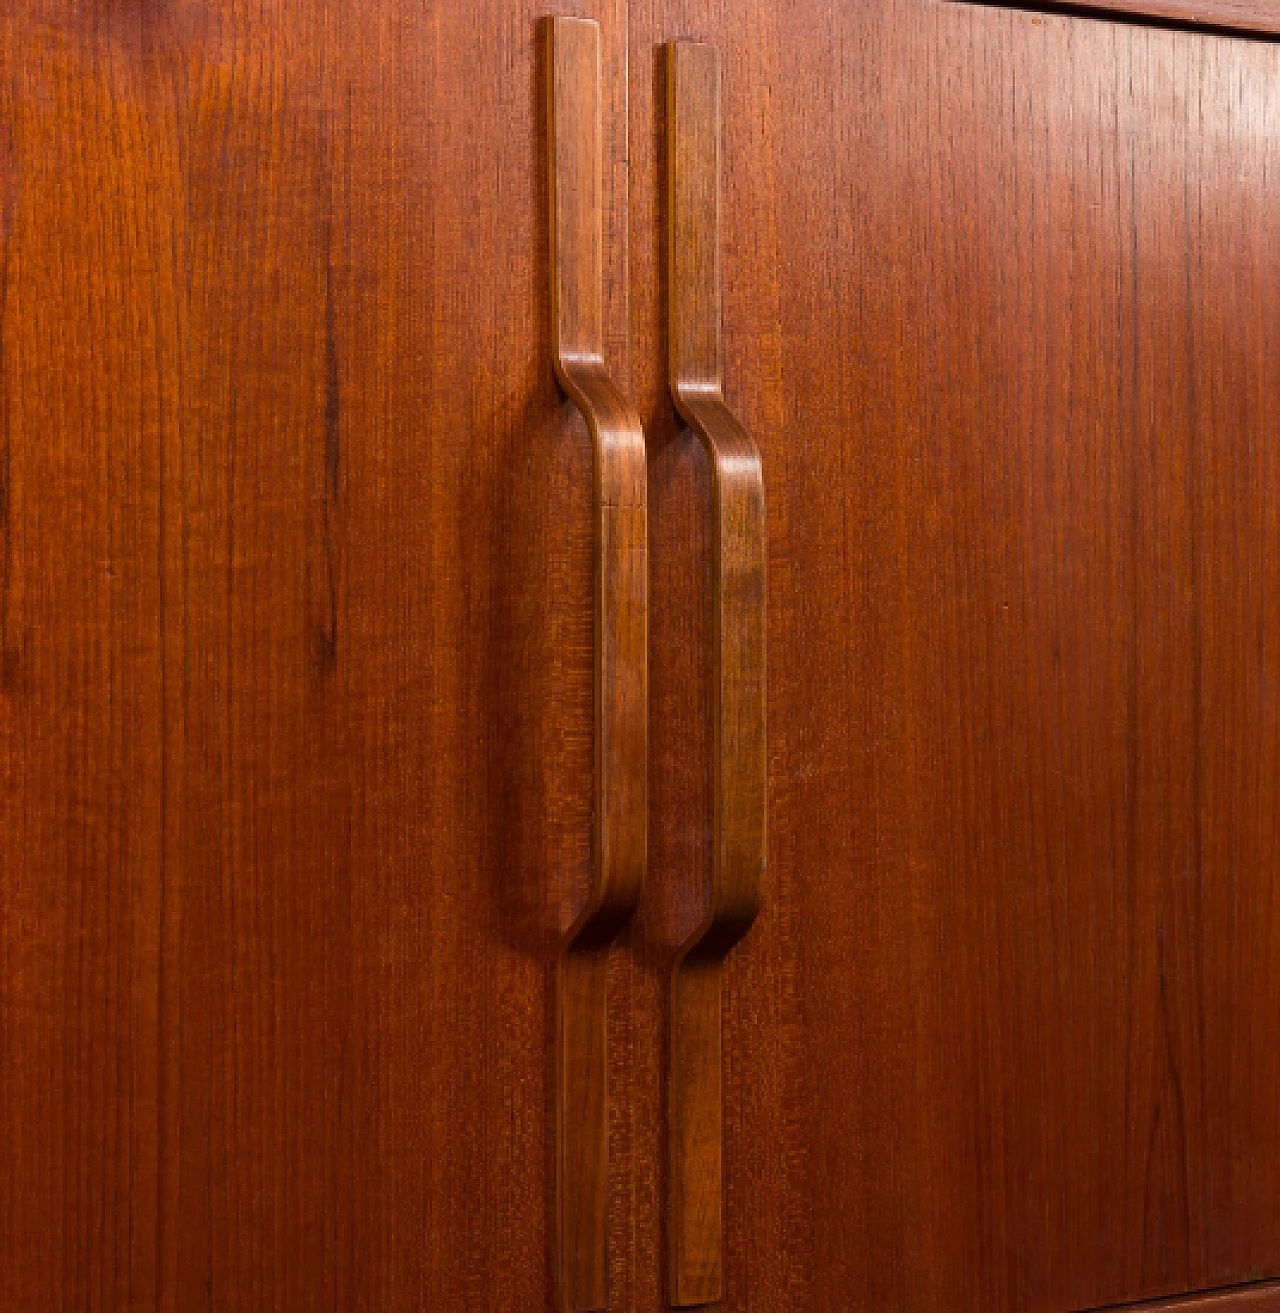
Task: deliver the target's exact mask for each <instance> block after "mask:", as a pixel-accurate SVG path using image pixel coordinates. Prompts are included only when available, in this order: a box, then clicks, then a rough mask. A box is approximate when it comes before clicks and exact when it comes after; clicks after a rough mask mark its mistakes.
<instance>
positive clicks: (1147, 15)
mask: <svg viewBox="0 0 1280 1313" xmlns="http://www.w3.org/2000/svg"><path fill="white" fill-rule="evenodd" d="M961 2H962V3H978V4H985V3H988V2H990V3H1000V2H1001V0H961ZM1007 2H1008V3H1009V4H1010V5H1011V7H1013V8H1015V9H1033V10H1034V9H1041V10H1048V11H1051V12H1053V11H1056V12H1060V13H1080V14H1091V15H1094V16H1096V17H1099V18H1107V17H1112V16H1115V15H1119V16H1120V17H1121V18H1126V19H1136V20H1138V21H1142V20H1144V19H1147V20H1152V21H1154V22H1158V23H1176V24H1185V25H1186V26H1188V27H1193V28H1208V29H1217V30H1220V31H1223V32H1242V33H1255V34H1257V35H1259V36H1275V35H1278V34H1280V11H1278V10H1277V9H1276V6H1275V4H1274V3H1272V0H1047V3H1045V4H1036V3H1035V0H1007Z"/></svg>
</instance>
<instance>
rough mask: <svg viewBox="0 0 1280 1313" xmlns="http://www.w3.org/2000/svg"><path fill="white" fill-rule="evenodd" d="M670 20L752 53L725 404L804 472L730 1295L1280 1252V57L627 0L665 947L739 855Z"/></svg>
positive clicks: (739, 111) (743, 1045)
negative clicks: (719, 666)
mask: <svg viewBox="0 0 1280 1313" xmlns="http://www.w3.org/2000/svg"><path fill="white" fill-rule="evenodd" d="M674 37H679V38H681V39H688V40H700V41H706V42H709V43H712V44H714V45H715V46H716V47H717V48H718V49H719V51H720V56H721V60H722V67H723V87H722V94H723V113H722V123H723V133H724V137H723V148H722V178H723V184H722V185H723V197H724V200H723V205H722V208H721V213H720V222H721V238H722V241H721V252H722V254H721V259H722V264H723V289H724V292H723V296H724V318H723V322H724V343H725V365H726V368H725V375H724V377H725V391H726V396H727V400H728V403H729V405H730V406H731V407H732V409H733V410H734V412H735V413H736V414H738V415H739V416H740V417H741V419H742V421H743V423H744V424H745V425H746V427H747V428H748V430H749V431H750V432H751V434H752V436H753V437H754V439H755V440H756V442H757V444H758V445H759V448H760V451H761V455H762V458H763V466H764V469H765V471H766V473H767V480H768V483H767V489H768V544H769V560H768V568H769V630H768V640H769V705H768V713H769V720H768V728H769V866H768V871H767V874H766V881H765V886H764V899H763V902H762V906H761V911H760V915H759V918H758V920H757V922H756V924H755V926H754V927H753V929H752V931H751V933H750V935H748V936H747V938H746V939H745V940H744V941H743V943H742V944H741V945H740V946H739V948H738V949H737V950H736V951H735V952H734V954H733V955H732V956H731V957H730V959H729V960H728V962H727V963H726V967H725V971H724V1058H725V1064H726V1075H725V1083H724V1108H725V1115H724V1121H725V1150H724V1177H725V1199H726V1209H725V1232H726V1262H725V1298H724V1301H723V1307H724V1308H725V1309H731V1310H739V1311H741V1310H747V1309H752V1310H757V1309H768V1310H775V1309H804V1310H820V1311H821V1313H845V1311H846V1310H857V1311H858V1313H864V1311H870V1310H874V1311H875V1313H881V1311H882V1310H894V1311H895V1313H973V1310H974V1309H982V1310H984V1311H987V1313H1068V1311H1070V1313H1077V1311H1078V1310H1084V1309H1096V1308H1100V1307H1106V1306H1111V1305H1116V1304H1124V1303H1126V1302H1133V1301H1136V1300H1139V1299H1142V1298H1147V1297H1157V1296H1164V1295H1172V1294H1175V1293H1179V1292H1187V1291H1192V1290H1196V1289H1204V1288H1210V1287H1218V1286H1223V1285H1230V1284H1234V1283H1240V1282H1243V1281H1247V1280H1251V1279H1254V1278H1259V1277H1267V1276H1272V1275H1276V1274H1277V1273H1280V1229H1278V1228H1277V1226H1276V1217H1277V1215H1278V1213H1280V1207H1278V1204H1280V1098H1277V1091H1280V1047H1278V1046H1277V1045H1276V1044H1275V1042H1274V1039H1275V1036H1276V1035H1277V1034H1280V986H1278V985H1277V981H1280V917H1278V916H1277V915H1276V906H1277V904H1276V896H1277V882H1276V868H1277V857H1278V854H1280V849H1278V845H1280V808H1277V806H1276V802H1277V798H1278V797H1280V775H1278V774H1277V763H1280V705H1278V704H1277V702H1276V699H1275V690H1276V689H1277V688H1280V554H1278V553H1277V551H1276V544H1277V543H1278V542H1280V464H1278V463H1277V448H1276V443H1275V440H1274V435H1275V431H1276V421H1277V417H1278V416H1280V375H1278V374H1277V372H1276V370H1275V368H1274V362H1275V360H1276V358H1277V354H1278V353H1280V205H1278V204H1277V196H1276V191H1275V185H1276V179H1278V178H1280V49H1277V47H1276V46H1275V45H1273V44H1271V43H1268V42H1260V41H1251V40H1244V39H1237V38H1224V37H1221V36H1205V35H1202V34H1197V33H1192V32H1187V31H1175V30H1169V29H1163V28H1155V27H1148V26H1143V25H1139V24H1134V23H1117V22H1109V21H1099V20H1096V19H1087V20H1086V19H1080V18H1075V17H1068V16H1065V15H1061V14H1059V15H1048V14H1042V13H1028V12H1022V11H1020V10H1016V9H1001V8H997V7H987V6H976V5H970V6H966V5H959V4H952V3H943V2H941V0H934V2H932V3H927V2H923V0H885V2H884V3H875V4H871V3H867V4H863V3H841V2H838V0H796V3H792V4H789V5H787V6H786V9H785V13H784V12H783V11H782V10H780V9H778V7H777V6H774V5H770V4H767V3H765V2H764V0H723V2H722V3H720V4H717V5H716V6H714V7H711V6H707V5H703V4H700V3H690V2H689V0H659V3H657V4H654V5H652V6H647V7H645V8H644V9H643V10H640V9H636V8H633V9H632V24H631V47H632V69H633V74H632V80H631V102H632V119H633V123H634V124H635V125H636V127H635V129H634V131H633V147H632V161H633V170H634V171H635V176H634V178H633V181H632V186H631V227H632V233H633V238H632V259H631V265H632V269H631V279H632V299H633V307H632V322H633V325H634V332H633V363H632V395H633V396H634V397H635V398H636V400H637V404H638V405H639V408H640V413H641V418H642V420H643V422H644V426H645V436H646V440H647V442H648V443H649V447H650V452H651V455H650V471H651V481H650V508H651V516H650V527H651V537H650V552H651V557H652V560H653V574H652V580H651V593H652V596H653V597H654V598H655V599H659V598H660V599H661V605H659V606H655V607H654V610H653V612H652V614H651V635H652V637H651V644H650V680H651V685H652V688H653V695H652V698H653V714H652V717H651V736H652V762H653V765H652V796H651V802H650V812H651V828H650V836H651V840H650V871H649V878H648V884H647V888H648V889H649V890H650V893H649V895H648V896H647V898H646V912H647V915H646V922H645V925H646V932H647V934H648V935H649V936H650V942H651V943H652V945H653V947H652V949H651V952H652V959H653V961H654V962H655V965H656V968H660V967H661V966H663V965H665V964H666V963H667V962H669V961H670V960H671V959H672V958H673V957H674V955H675V954H676V953H677V952H678V946H679V944H680V943H681V942H682V941H683V939H684V937H685V935H686V934H687V933H688V931H689V928H690V927H692V926H696V925H697V924H698V921H699V920H700V918H701V916H702V914H703V911H704V908H705V900H706V890H707V887H708V879H709V872H710V871H711V869H712V861H713V853H712V847H711V842H710V835H709V832H708V831H709V826H708V823H707V816H708V814H709V807H710V796H711V789H712V783H711V775H712V769H713V762H714V749H713V746H712V742H711V739H710V736H709V733H708V732H707V730H706V728H705V726H706V724H707V722H708V719H709V714H710V711H709V708H710V701H711V696H712V691H711V688H710V685H709V680H708V678H707V676H706V675H705V674H704V673H702V672H704V671H707V670H709V669H710V668H711V666H710V660H709V653H710V648H711V609H710V607H711V595H712V593H711V576H712V570H713V566H712V561H713V556H712V544H711V535H710V526H709V523H708V515H707V511H706V506H707V497H708V485H709V480H710V474H709V470H708V467H707V462H706V459H705V455H704V453H703V452H702V451H701V449H700V446H699V444H698V443H697V442H696V440H695V439H694V438H693V437H692V436H691V435H689V434H688V433H687V432H685V431H684V425H683V423H682V421H681V419H680V417H679V416H678V415H677V414H676V412H675V408H674V407H673V405H672V404H671V402H670V399H669V396H668V369H667V361H668V354H669V352H668V344H667V340H666V331H665V330H666V325H667V323H668V322H669V319H670V315H669V311H668V307H667V305H666V304H665V296H666V293H665V292H664V287H665V285H666V283H667V282H668V281H669V279H668V272H667V269H666V267H665V263H664V262H665V260H666V259H667V249H666V236H665V235H666V232H667V221H666V216H665V212H664V211H665V207H666V205H667V204H669V198H668V196H667V194H666V191H665V188H664V187H663V186H662V182H661V169H662V164H661V160H662V155H661V153H660V151H661V142H662V135H663V130H662V126H661V121H662V118H663V114H664V102H665V94H664V89H663V77H662V66H661V63H660V61H659V58H658V56H657V55H656V54H653V53H651V54H650V55H649V56H648V57H647V58H646V57H645V56H644V54H643V52H645V51H646V50H648V51H651V52H652V50H653V46H654V44H655V43H658V42H662V41H666V40H670V39H672V38H674ZM649 124H654V125H655V126H653V127H650V128H649V129H648V132H649V141H650V142H651V146H650V149H649V151H647V152H646V151H645V150H643V149H641V148H640V146H639V142H640V140H642V133H643V131H644V128H643V126H642V125H649ZM650 156H653V157H655V158H656V160H657V161H658V162H657V163H656V164H654V163H651V162H650V160H649V157H650ZM1234 1297H1235V1296H1233V1298H1234ZM1224 1298H1225V1296H1224Z"/></svg>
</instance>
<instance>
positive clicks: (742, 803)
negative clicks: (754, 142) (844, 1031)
mask: <svg viewBox="0 0 1280 1313" xmlns="http://www.w3.org/2000/svg"><path fill="white" fill-rule="evenodd" d="M667 172H668V184H669V201H670V217H669V222H670V249H669V257H670V258H669V260H668V274H669V278H670V288H669V305H670V317H671V323H670V333H669V339H670V352H671V387H672V391H673V393H674V395H675V403H676V406H677V408H678V409H679V411H680V414H681V415H682V416H683V418H684V419H685V421H686V423H687V424H688V425H689V427H690V429H692V430H693V432H694V433H695V434H697V436H698V438H699V440H700V441H701V442H702V445H703V446H704V447H705V448H706V452H707V458H708V460H709V462H710V466H711V487H712V498H713V506H712V515H713V525H714V529H713V532H714V552H715V560H714V567H713V568H714V574H713V584H712V607H713V611H714V616H713V643H714V661H715V676H714V712H713V714H714V731H713V733H714V738H713V742H712V751H713V753H714V756H715V776H714V794H713V803H714V818H713V832H714V833H713V841H714V856H713V862H712V883H711V891H710V896H709V898H708V900H707V906H706V911H705V914H704V916H703V919H702V921H701V923H700V924H699V926H698V928H697V930H696V931H695V932H694V934H693V935H692V936H691V937H690V938H689V939H688V940H687V941H686V942H685V944H684V945H683V946H682V947H681V950H680V954H679V956H678V958H677V960H676V966H675V971H674V974H673V978H672V983H671V1087H670V1138H671V1209H670V1218H669V1227H670V1237H671V1302H672V1303H673V1304H676V1305H678V1306H684V1305H689V1304H707V1303H713V1302H715V1301H716V1300H718V1299H720V1298H721V1297H722V1295H723V1288H724V1258H723V1253H724V1216H723V1211H724V1203H723V1192H724V1184H723V1175H724V1173H723V1152H724V1149H723V1143H724V1135H723V1102H722V1094H721V1079H722V1077H721V1003H720V978H721V974H722V965H723V963H724V959H725V957H726V956H727V954H728V952H729V950H730V949H731V948H732V947H733V946H734V944H736V943H737V942H738V940H739V939H741V938H742V936H743V935H744V934H746V932H747V931H748V930H749V929H750V928H751V923H752V922H753V921H754V920H755V917H756V913H757V911H758V910H759V906H760V884H761V879H762V876H763V873H764V866H765V512H764V483H763V479H762V475H761V469H760V455H759V452H758V451H757V450H756V446H755V443H754V442H753V441H752V440H751V437H750V435H749V434H748V433H747V431H746V430H745V429H744V428H743V427H742V425H741V424H740V423H739V422H738V420H737V419H736V418H735V417H734V416H733V415H732V414H731V413H730V411H729V409H728V407H727V406H726V405H725V401H724V392H723V379H724V344H723V338H722V333H721V309H720V234H719V225H720V213H719V209H720V196H719V191H720V176H719V175H720V62H719V57H718V55H717V52H716V50H715V48H714V47H712V46H708V45H701V44H696V43H692V42H685V41H680V42H672V43H670V44H669V45H668V46H667Z"/></svg>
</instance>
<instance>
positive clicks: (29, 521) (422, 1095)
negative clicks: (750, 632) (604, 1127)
mask: <svg viewBox="0 0 1280 1313" xmlns="http://www.w3.org/2000/svg"><path fill="white" fill-rule="evenodd" d="M544 9H545V6H543V5H538V4H533V3H528V4H524V3H519V4H510V3H502V4H497V3H484V4H480V5H474V6H466V7H461V6H427V7H422V6H419V7H417V8H414V7H408V8H406V7H405V6H403V5H398V4H395V5H393V4H388V3H380V2H374V3H368V4H361V5H360V6H358V7H351V6H337V5H320V6H295V5H288V4H285V3H276V0H268V3H265V4H264V3H260V2H259V0H252V3H250V2H248V0H214V3H199V4H196V3H186V2H185V0H179V2H178V3H174V4H163V5H160V4H151V3H137V2H134V0H127V2H126V3H114V2H113V3H110V4H97V3H94V4H88V5H86V4H80V3H75V4H73V3H70V0H68V2H67V3H65V4H64V3H60V2H59V0H50V3H46V4H41V5H38V6H25V5H24V6H8V7H4V8H3V11H2V12H3V18H2V19H0V22H2V24H3V27H2V29H0V63H2V65H3V70H2V71H3V77H0V98H3V111H2V112H0V123H3V125H4V126H3V128H0V142H2V143H3V144H2V145H0V180H2V181H3V191H2V194H3V197H4V201H3V207H2V214H3V218H2V219H0V238H2V243H3V244H2V249H3V251H4V264H3V267H4V269H5V271H6V272H5V288H4V294H3V298H2V300H0V304H2V305H3V312H2V313H3V329H2V336H0V341H2V342H3V352H2V356H3V365H2V366H0V368H2V369H3V388H2V389H0V393H2V395H3V397H4V406H5V412H4V419H5V429H4V432H5V434H6V441H7V444H8V445H7V451H8V453H9V455H8V457H7V461H6V463H5V466H4V468H5V484H4V486H5V505H6V507H7V512H6V516H5V520H4V523H5V524H6V526H7V528H6V531H5V534H4V535H3V539H2V540H3V542H4V543H5V544H6V547H5V551H6V557H5V560H6V563H7V564H6V569H7V574H6V575H5V578H6V580H7V584H6V589H7V591H6V593H5V602H4V607H5V612H4V614H5V617H6V619H5V639H4V649H3V650H4V652H5V653H6V657H5V661H6V665H5V667H4V668H5V669H6V670H7V671H8V675H7V677H6V682H5V683H4V686H3V694H2V696H0V707H2V717H3V719H2V720H0V726H2V728H0V733H2V734H3V736H4V737H3V742H2V751H3V757H2V758H0V772H2V774H0V781H2V784H0V787H2V788H3V793H2V794H0V799H2V801H0V827H2V829H0V853H2V857H0V863H2V867H3V869H2V874H0V1307H3V1308H4V1309H5V1310H6V1313H9V1310H13V1313H48V1310H50V1309H59V1308H66V1309H76V1310H89V1309H93V1310H101V1311H103V1313H110V1311H111V1310H124V1309H130V1310H150V1309H164V1310H171V1311H173V1313H185V1311H186V1310H191V1309H206V1308H210V1309H215V1310H218V1311H219V1313H233V1311H238V1310H259V1309H288V1310H290V1311H291V1313H292V1311H294V1310H297V1311H298V1313H305V1311H307V1310H319V1309H325V1310H330V1309H334V1308H337V1309H344V1310H346V1309H350V1310H356V1309H378V1310H405V1311H406V1313H407V1311H408V1310H419V1309H422V1308H432V1309H464V1308H483V1309H486V1310H491V1309H498V1310H509V1311H510V1313H517V1311H519V1313H527V1311H528V1310H530V1309H540V1308H541V1309H545V1308H549V1307H551V1301H552V1293H551V1290H552V1284H553V1281H552V1275H553V1274H552V1267H551V1253H552V1243H551V1236H552V1218H553V1198H552V1189H551V1182H552V1179H553V1162H552V1151H551V1146H552V1136H551V1132H550V1127H551V1124H552V1117H553V1112H552V1100H551V1093H552V1081H551V1075H550V1068H551V1064H550V1055H551V1053H552V1051H553V1043H552V1034H553V998H554V981H555V959H556V953H557V949H558V945H559V942H560V939H561V937H562V935H563V933H564V931H565V929H566V928H567V926H568V924H569V923H570V922H571V921H572V919H573V917H574V915H576V913H577V910H578V908H579V907H580V906H581V905H582V903H583V901H584V900H585V898H586V896H587V891H588V887H589V884H590V880H591V865H590V863H591V853H592V846H591V836H592V797H593V790H592V784H593V777H594V765H593V744H592V725H593V713H592V707H593V696H594V695H593V669H594V659H595V658H594V650H593V644H594V639H593V560H594V542H595V518H594V511H593V504H592V498H593V492H592V486H593V485H592V454H591V445H590V439H589V434H588V433H587V430H586V427H585V425H584V424H583V422H582V420H581V418H580V416H579V415H578V414H577V412H576V411H575V410H574V409H573V408H572V407H571V406H568V405H566V404H565V402H564V399H563V397H562V396H561V394H560V393H559V391H558V389H557V386H556V381H555V377H554V371H553V365H552V352H551V327H550V305H549V291H548V288H549V281H550V280H549V273H548V254H547V252H548V245H549V243H548V235H547V220H546V214H547V196H546V191H545V187H546V174H547V167H546V154H545V152H546V140H547V135H546V134H547V125H546V121H545V108H544V101H543V96H542V90H541V89H542V85H543V69H542V68H541V66H540V61H541V60H542V58H543V55H542V54H541V53H540V50H541V44H540V42H539V38H538V28H537V23H538V19H539V17H540V15H541V14H542V12H543V11H544ZM584 12H585V9H584ZM590 12H591V14H592V16H593V17H595V18H597V19H598V20H599V21H600V24H601V56H602V62H603V77H602V89H603V104H602V111H603V121H602V125H601V150H602V156H603V161H604V174H603V187H604V198H603V204H604V209H605V212H606V214H607V215H609V216H614V215H616V214H618V213H619V212H620V207H619V206H618V205H617V204H616V200H617V198H618V197H619V195H620V194H622V193H624V192H625V185H624V173H623V170H624V168H625V158H626V117H625V107H626V96H625V70H626V58H625V25H624V23H623V21H622V15H623V12H624V11H623V10H622V8H621V7H620V6H619V5H615V4H611V3H608V0H605V2H604V3H601V4H599V5H595V6H592V7H591V9H590ZM621 213H622V214H623V215H625V207H621ZM603 260H604V297H605V300H604V316H603V321H602V323H603V331H604V340H605V354H606V358H607V359H608V361H609V364H610V367H611V370H612V372H613V373H614V374H615V376H616V377H618V378H619V379H620V380H622V381H625V379H626V374H627V365H628V357H627V349H626V320H627V312H626V288H627V280H626V277H625V264H626V228H625V224H624V223H623V224H622V225H620V224H619V222H618V221H617V220H615V219H613V218H611V219H610V223H609V227H608V230H607V234H606V243H605V247H604V253H603ZM609 971H610V999H611V1002H610V1012H609V1020H610V1054H611V1063H612V1072H611V1081H612V1087H613V1089H614V1091H615V1100H614V1104H615V1106H614V1108H613V1110H612V1111H611V1114H610V1133H611V1140H610V1150H611V1152H610V1181H609V1195H610V1206H611V1208H612V1209H613V1212H614V1216H615V1218H616V1223H615V1225H616V1226H617V1235H618V1236H619V1240H618V1242H617V1243H615V1245H614V1246H613V1252H612V1254H611V1259H610V1274H609V1276H610V1285H611V1288H612V1289H613V1291H614V1292H615V1299H616V1300H617V1301H619V1302H623V1303H625V1301H627V1300H628V1299H630V1298H631V1297H632V1296H631V1293H630V1292H631V1290H632V1287H633V1285H634V1283H635V1277H634V1276H633V1272H634V1267H635V1264H634V1258H633V1254H634V1249H635V1246H636V1245H637V1244H638V1243H642V1242H643V1235H644V1229H643V1226H642V1225H639V1224H637V1222H636V1220H635V1215H636V1208H635V1207H634V1205H633V1203H632V1199H633V1198H634V1195H635V1189H634V1186H633V1184H632V1181H633V1178H634V1175H635V1166H634V1159H635V1151H634V1142H635V1138H636V1131H635V1129H634V1125H635V1114H634V1111H633V1109H632V1108H631V1106H630V1104H629V1102H628V1099H629V1090H630V1088H631V1086H632V1083H633V1081H632V1071H633V1068H634V1066H635V1064H636V1063H637V1061H638V1060H640V1057H638V1055H637V1046H636V1045H635V1044H634V1043H633V1041H632V1034H633V1023H632V1019H631V1009H630V1005H629V996H630V995H631V994H632V993H633V992H634V991H635V990H636V989H637V988H638V984H637V980H638V972H637V970H636V966H635V964H634V962H633V961H631V960H630V958H629V957H627V956H626V955H625V954H624V955H615V958H614V960H613V961H612V962H611V964H610V968H609ZM658 988H659V987H658V986H657V985H656V984H655V985H654V987H653V993H654V995H655V997H656V994H657V992H658ZM653 1015H654V1017H655V1026H656V1024H657V1018H659V1017H660V1015H661V1014H660V1011H659V1009H658V1005H657V1003H656V1001H655V1004H654V1008H653ZM656 1044H657V1040H656V1038H655V1040H654V1045H655V1047H656ZM642 1054H643V1050H642V1049H641V1050H640V1056H642ZM650 1080H651V1081H652V1083H654V1085H655V1087H656V1081H657V1076H656V1073H655V1074H654V1075H652V1076H651V1077H650ZM654 1100H655V1112H654V1118H653V1119H654V1121H655V1122H656V1116H657V1114H656V1107H657V1095H656V1088H655V1095H654ZM637 1235H638V1236H639V1237H640V1239H639V1240H636V1239H633V1237H636V1236H637Z"/></svg>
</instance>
